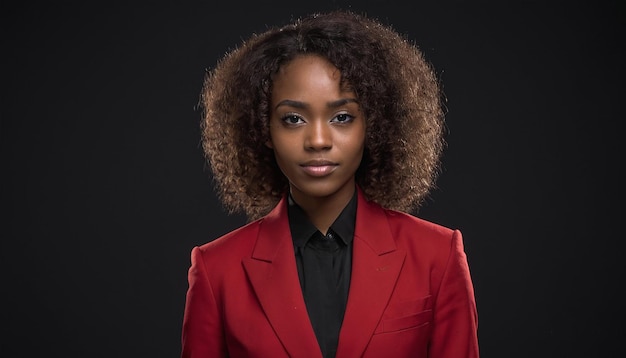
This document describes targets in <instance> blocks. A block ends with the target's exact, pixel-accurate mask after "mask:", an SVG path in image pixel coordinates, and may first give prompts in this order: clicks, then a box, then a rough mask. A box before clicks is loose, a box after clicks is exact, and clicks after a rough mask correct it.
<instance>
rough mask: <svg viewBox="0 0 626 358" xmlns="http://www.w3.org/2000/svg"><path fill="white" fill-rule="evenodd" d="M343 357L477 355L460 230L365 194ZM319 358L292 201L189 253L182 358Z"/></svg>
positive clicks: (358, 223) (341, 341) (474, 319)
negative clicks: (297, 253)
mask: <svg viewBox="0 0 626 358" xmlns="http://www.w3.org/2000/svg"><path fill="white" fill-rule="evenodd" d="M353 250H354V251H353V263H352V265H353V266H352V278H351V281H350V294H349V298H348V304H347V308H346V313H345V317H344V321H343V325H342V328H341V333H340V336H339V347H338V350H337V357H338V358H353V357H430V358H444V357H445V358H462V357H468V358H474V357H478V355H479V354H478V338H477V329H478V326H477V324H478V321H477V314H476V304H475V300H474V290H473V287H472V282H471V278H470V273H469V268H468V264H467V259H466V256H465V253H464V251H463V242H462V237H461V233H460V232H459V231H458V230H451V229H448V228H445V227H442V226H439V225H436V224H433V223H430V222H427V221H424V220H421V219H418V218H415V217H413V216H410V215H407V214H404V213H399V212H395V211H390V210H385V209H383V208H381V207H380V206H378V205H376V204H373V203H370V202H367V201H366V200H365V198H364V197H363V194H362V192H361V191H360V190H359V201H358V208H357V221H356V227H355V234H354V249H353ZM181 356H182V357H183V358H199V357H227V356H230V357H272V358H275V357H298V358H300V357H315V358H321V352H320V349H319V346H318V345H317V341H316V339H315V334H314V332H313V329H312V327H311V324H310V321H309V318H308V315H307V312H306V306H305V304H304V299H303V297H302V291H301V289H300V283H299V281H298V273H297V269H296V263H295V257H294V249H293V244H292V241H291V237H290V235H289V223H288V219H287V207H286V201H285V200H282V201H281V202H280V203H279V204H278V205H277V206H276V208H275V209H274V210H273V211H272V212H271V213H270V214H268V215H267V216H266V217H264V218H263V219H260V220H258V221H255V222H253V223H250V224H248V225H246V226H244V227H242V228H240V229H238V230H235V231H233V232H231V233H229V234H227V235H225V236H223V237H221V238H219V239H217V240H214V241H212V242H209V243H207V244H205V245H203V246H200V247H195V248H194V249H193V250H192V254H191V268H190V269H189V290H188V292H187V301H186V306H185V313H184V320H183V331H182V355H181Z"/></svg>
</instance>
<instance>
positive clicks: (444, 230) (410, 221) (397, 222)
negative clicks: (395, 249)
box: [383, 209, 455, 238]
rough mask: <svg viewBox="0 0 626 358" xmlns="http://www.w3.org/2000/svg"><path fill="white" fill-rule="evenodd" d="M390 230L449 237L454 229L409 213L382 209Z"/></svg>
mask: <svg viewBox="0 0 626 358" xmlns="http://www.w3.org/2000/svg"><path fill="white" fill-rule="evenodd" d="M383 212H384V213H385V216H386V217H387V221H388V222H389V226H390V227H391V229H392V230H394V229H395V230H401V231H407V230H408V231H409V232H412V233H414V234H421V235H422V236H427V237H436V238H450V237H452V235H453V233H454V231H455V230H453V229H451V228H449V227H446V226H443V225H440V224H437V223H434V222H432V221H428V220H425V219H422V218H419V217H417V216H413V215H411V214H408V213H405V212H400V211H395V210H390V209H383Z"/></svg>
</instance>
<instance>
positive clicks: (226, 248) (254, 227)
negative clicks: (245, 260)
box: [194, 218, 263, 261]
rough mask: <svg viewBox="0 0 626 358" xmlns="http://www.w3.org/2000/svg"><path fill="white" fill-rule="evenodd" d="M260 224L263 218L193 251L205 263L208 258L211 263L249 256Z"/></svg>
mask: <svg viewBox="0 0 626 358" xmlns="http://www.w3.org/2000/svg"><path fill="white" fill-rule="evenodd" d="M262 222H263V218H261V219H258V220H255V221H253V222H250V223H248V224H246V225H244V226H242V227H239V228H237V229H235V230H233V231H230V232H228V233H227V234H224V235H222V236H220V237H218V238H216V239H214V240H212V241H209V242H207V243H205V244H203V245H200V246H197V247H196V248H194V250H195V251H197V254H199V255H201V256H202V257H203V258H204V259H205V261H206V260H207V259H208V258H209V257H210V259H211V261H215V260H218V261H224V260H228V259H229V258H241V257H243V256H249V255H250V254H251V252H252V250H253V249H254V243H255V241H256V238H257V236H258V232H259V228H260V226H261V223H262Z"/></svg>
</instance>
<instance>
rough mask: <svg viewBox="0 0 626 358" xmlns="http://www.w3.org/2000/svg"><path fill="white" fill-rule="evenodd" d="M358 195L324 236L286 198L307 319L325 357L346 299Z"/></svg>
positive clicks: (330, 352) (333, 349)
mask: <svg viewBox="0 0 626 358" xmlns="http://www.w3.org/2000/svg"><path fill="white" fill-rule="evenodd" d="M356 207H357V194H356V190H355V193H354V196H353V197H352V199H351V200H350V202H349V203H348V204H347V205H346V207H345V208H344V209H343V210H342V212H341V214H339V216H338V217H337V219H336V220H335V222H334V223H333V224H332V225H331V226H330V228H329V229H328V232H327V233H326V235H323V234H322V233H321V232H320V231H319V230H318V229H317V228H316V227H315V226H314V225H313V224H312V223H311V221H310V220H309V219H308V217H307V215H306V213H305V212H304V211H303V210H302V208H300V207H299V206H298V204H296V202H295V201H294V200H293V198H292V197H291V196H289V206H288V215H289V226H290V229H291V236H292V239H293V244H294V249H295V254H296V263H297V266H298V276H299V278H300V286H301V287H302V294H303V296H304V301H305V303H306V307H307V311H308V313H309V319H310V320H311V324H312V326H313V330H314V331H315V335H316V337H317V341H318V343H319V345H320V348H321V350H322V355H323V356H324V357H325V358H331V357H335V353H336V352H337V344H338V341H339V331H340V330H341V324H342V323H343V316H344V312H345V310H346V303H347V300H348V290H349V288H350V274H351V269H352V240H353V238H354V225H355V221H356Z"/></svg>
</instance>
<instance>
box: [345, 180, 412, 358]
mask: <svg viewBox="0 0 626 358" xmlns="http://www.w3.org/2000/svg"><path fill="white" fill-rule="evenodd" d="M358 190H359V193H358V195H359V199H358V200H359V201H358V206H357V218H356V227H355V232H354V247H353V257H352V276H351V279H350V293H349V296H348V304H347V307H346V313H345V316H344V320H343V324H342V327H341V333H340V335H339V346H338V348H337V357H360V356H361V355H362V354H363V352H364V351H365V348H366V347H367V344H368V342H369V341H370V338H371V336H372V335H373V334H374V330H375V329H376V326H377V325H378V322H379V320H380V318H381V316H382V314H383V311H384V310H385V307H386V305H387V302H388V301H389V298H390V296H391V294H392V292H393V288H394V286H395V283H396V280H397V279H398V275H399V274H400V270H401V268H402V265H403V263H404V258H405V256H406V253H405V252H404V251H401V250H397V249H396V245H395V242H394V240H393V237H392V236H391V231H390V229H389V223H388V222H387V219H386V216H385V213H384V212H383V209H382V208H381V207H379V206H377V205H373V204H371V203H368V202H367V200H366V199H365V197H364V196H363V193H362V192H361V190H360V189H358Z"/></svg>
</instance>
